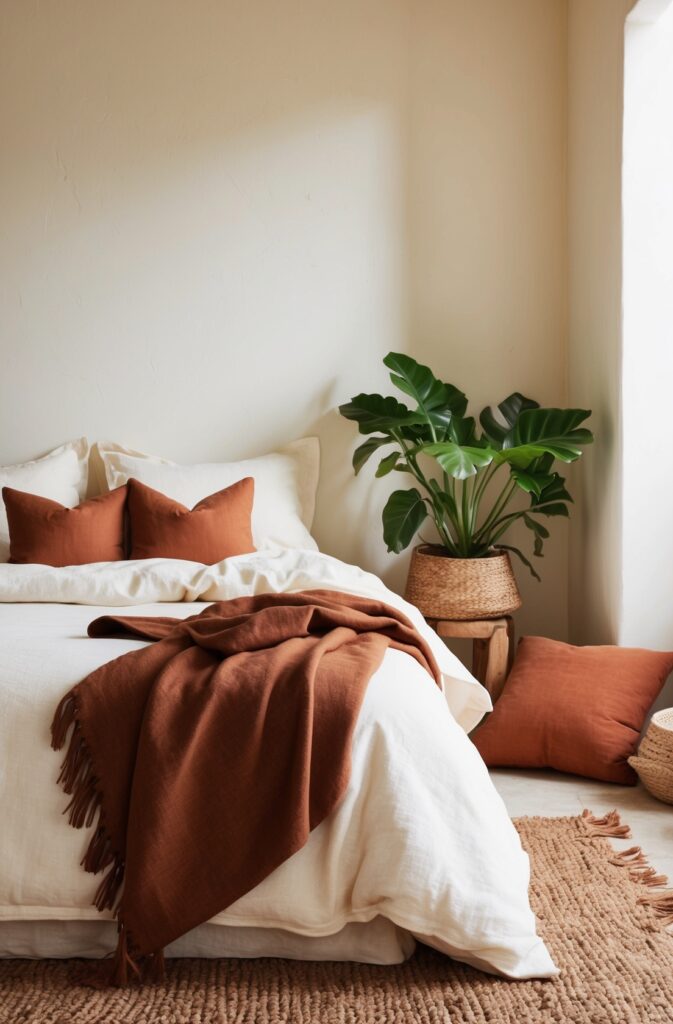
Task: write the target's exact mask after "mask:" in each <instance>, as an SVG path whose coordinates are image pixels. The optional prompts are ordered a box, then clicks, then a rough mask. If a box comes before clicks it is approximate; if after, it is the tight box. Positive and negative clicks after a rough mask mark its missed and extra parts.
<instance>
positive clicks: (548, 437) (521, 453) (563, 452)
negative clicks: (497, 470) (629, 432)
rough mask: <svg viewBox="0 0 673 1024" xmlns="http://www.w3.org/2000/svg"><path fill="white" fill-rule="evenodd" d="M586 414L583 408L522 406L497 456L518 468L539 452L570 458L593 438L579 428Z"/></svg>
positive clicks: (568, 460)
mask: <svg viewBox="0 0 673 1024" xmlns="http://www.w3.org/2000/svg"><path fill="white" fill-rule="evenodd" d="M590 415H591V412H590V411H589V410H587V409H525V410H524V411H523V412H522V413H521V415H520V416H519V418H518V420H517V422H516V423H515V424H514V426H513V427H512V429H511V430H510V431H509V433H508V434H507V436H506V437H505V438H504V440H503V442H502V446H503V450H502V452H501V458H502V460H503V461H504V462H509V463H510V464H511V465H513V466H516V467H517V468H519V469H527V468H528V467H529V465H530V463H531V461H532V460H533V459H536V458H538V457H539V456H541V455H552V456H553V457H554V458H555V459H560V460H561V461H562V462H574V461H575V460H576V459H578V458H579V457H580V455H581V454H582V445H585V444H590V443H591V442H592V441H593V434H592V433H591V431H590V430H586V429H584V428H579V424H580V423H583V422H584V420H585V419H587V417H588V416H590Z"/></svg>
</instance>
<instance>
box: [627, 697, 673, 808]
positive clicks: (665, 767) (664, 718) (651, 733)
mask: <svg viewBox="0 0 673 1024" xmlns="http://www.w3.org/2000/svg"><path fill="white" fill-rule="evenodd" d="M629 764H630V765H631V767H632V768H635V770H636V771H637V772H638V775H639V776H640V781H641V782H642V784H643V786H644V787H645V789H647V790H649V792H650V793H651V794H652V796H656V797H657V799H658V800H663V801H664V803H667V804H673V708H666V709H665V710H664V711H657V713H656V714H655V715H652V720H651V722H650V724H649V725H648V727H647V732H646V733H645V735H644V737H643V739H642V742H641V744H640V747H639V749H638V755H637V756H636V757H630V758H629Z"/></svg>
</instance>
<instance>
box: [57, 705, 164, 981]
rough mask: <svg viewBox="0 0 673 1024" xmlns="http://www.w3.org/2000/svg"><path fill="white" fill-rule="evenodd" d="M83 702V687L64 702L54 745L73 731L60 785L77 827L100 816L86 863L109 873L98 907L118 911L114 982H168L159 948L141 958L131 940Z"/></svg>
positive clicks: (59, 746) (62, 743)
mask: <svg viewBox="0 0 673 1024" xmlns="http://www.w3.org/2000/svg"><path fill="white" fill-rule="evenodd" d="M78 716H79V702H78V698H77V687H74V689H72V690H70V692H69V693H66V695H65V697H64V698H63V699H62V700H61V702H60V703H59V705H58V707H57V708H56V713H55V714H54V720H53V722H52V724H51V746H52V749H53V750H62V749H63V748H64V747H65V745H66V740H67V737H68V733H69V732H70V730H71V729H72V732H71V733H70V742H69V743H68V748H67V750H66V755H65V760H64V761H63V764H62V765H61V772H60V775H59V777H58V782H59V784H60V786H61V787H62V788H63V791H64V792H65V793H66V794H67V795H68V796H70V797H71V798H72V799H71V800H70V803H69V804H68V806H67V807H66V808H65V810H64V812H63V813H64V814H67V815H68V821H69V822H70V824H71V825H72V826H73V828H90V827H91V825H93V823H94V821H95V819H96V815H98V825H97V827H96V828H95V829H94V832H93V835H92V836H91V840H90V842H89V845H88V847H87V849H86V852H85V854H84V856H83V858H82V860H81V865H82V867H83V868H84V870H85V871H87V872H89V874H92V875H97V874H99V873H100V872H101V871H105V870H106V868H107V869H108V871H107V874H106V875H105V876H104V878H103V880H102V881H101V883H100V885H99V886H98V889H97V890H96V895H95V897H94V906H95V907H96V908H97V909H98V910H112V911H113V912H114V913H115V916H116V917H117V919H118V921H119V929H118V939H117V948H116V950H115V953H114V956H113V958H112V967H111V971H110V976H109V979H108V984H110V985H114V986H116V987H117V988H125V987H126V986H127V985H128V984H129V982H131V981H136V982H139V981H142V980H147V981H150V982H161V981H163V980H164V970H165V964H164V954H163V950H158V951H157V952H155V953H152V954H150V955H149V956H146V957H142V958H136V957H134V956H133V955H132V953H131V950H130V948H129V947H130V946H131V943H130V940H129V935H128V932H127V929H126V927H125V926H124V923H123V922H122V921H121V918H120V905H119V896H120V892H121V888H122V885H123V882H124V859H123V857H121V855H120V854H119V853H118V852H117V851H116V850H115V849H114V848H113V846H112V841H111V839H110V836H109V834H108V831H107V829H106V827H105V823H104V821H103V818H102V813H103V812H102V795H101V792H100V790H99V788H98V781H99V780H98V777H97V775H96V773H95V770H94V766H93V761H92V759H91V753H90V751H89V748H88V747H87V744H86V741H85V739H84V736H83V735H82V731H81V728H80V724H79V720H78Z"/></svg>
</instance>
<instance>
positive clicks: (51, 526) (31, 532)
mask: <svg viewBox="0 0 673 1024" xmlns="http://www.w3.org/2000/svg"><path fill="white" fill-rule="evenodd" d="M126 493H127V489H126V487H117V488H115V490H114V491H110V492H109V494H102V495H101V496H100V497H98V498H89V499H88V500H87V501H83V502H81V504H79V505H78V506H77V507H76V508H66V507H65V505H60V504H59V503H58V502H57V501H51V500H50V499H49V498H41V497H40V496H39V495H37V494H28V493H27V492H26V491H16V490H14V488H13V487H3V488H2V499H3V501H4V503H5V510H6V512H7V522H8V524H9V561H10V562H20V563H24V562H37V563H39V564H40V565H55V566H63V565H84V564H85V563H87V562H118V561H119V560H120V559H122V558H123V557H124V508H125V505H126Z"/></svg>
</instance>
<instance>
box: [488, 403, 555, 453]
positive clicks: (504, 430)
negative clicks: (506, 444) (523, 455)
mask: <svg viewBox="0 0 673 1024" xmlns="http://www.w3.org/2000/svg"><path fill="white" fill-rule="evenodd" d="M539 408H540V406H539V404H538V403H537V402H535V401H533V399H532V398H526V396H525V395H522V394H520V393H519V392H518V391H515V392H514V394H512V395H508V397H507V398H505V399H503V401H502V402H500V404H499V405H498V410H499V412H500V420H498V419H497V418H496V415H495V413H494V412H493V408H492V407H491V406H487V407H486V408H485V409H482V411H481V414H480V416H479V422H480V423H481V426H482V429H483V431H484V433H485V434H486V436H487V437H489V438H490V439H491V440H492V441H495V443H496V444H497V445H498V446H501V445H502V443H503V441H504V440H505V437H506V436H507V434H508V433H509V431H510V430H511V429H512V427H513V426H514V425H515V424H516V422H517V420H518V419H519V416H520V415H521V413H522V412H523V411H524V409H539ZM501 420H502V422H501Z"/></svg>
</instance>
